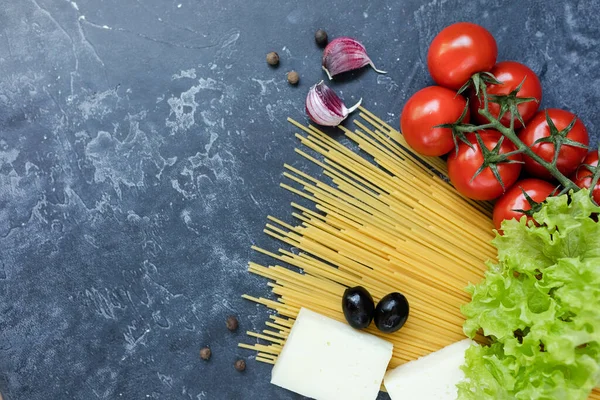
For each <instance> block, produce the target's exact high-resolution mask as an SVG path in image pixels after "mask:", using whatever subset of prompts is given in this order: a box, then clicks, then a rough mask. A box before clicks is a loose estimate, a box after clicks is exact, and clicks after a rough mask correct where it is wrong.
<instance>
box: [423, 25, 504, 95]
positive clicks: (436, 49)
mask: <svg viewBox="0 0 600 400" xmlns="http://www.w3.org/2000/svg"><path fill="white" fill-rule="evenodd" d="M497 56H498V46H497V45H496V40H494V37H493V36H492V34H491V33H490V32H488V31H487V30H486V29H485V28H484V27H482V26H479V25H477V24H472V23H470V22H458V23H456V24H452V25H450V26H448V27H446V28H444V29H443V30H442V31H441V32H440V33H438V34H437V36H436V37H435V38H434V39H433V41H432V42H431V45H430V46H429V51H428V53H427V67H428V68H429V73H430V74H431V77H432V78H433V80H434V81H435V83H437V84H438V85H440V86H443V87H447V88H449V89H454V90H457V89H459V88H460V87H461V86H462V85H463V84H464V83H466V82H467V81H468V80H469V78H470V77H471V75H473V74H475V73H476V72H482V71H489V70H490V69H492V67H493V66H494V64H496V57H497Z"/></svg>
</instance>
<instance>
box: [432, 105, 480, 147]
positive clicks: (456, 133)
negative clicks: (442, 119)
mask: <svg viewBox="0 0 600 400" xmlns="http://www.w3.org/2000/svg"><path fill="white" fill-rule="evenodd" d="M468 113H469V99H467V104H466V105H465V108H464V110H463V112H462V114H460V117H458V119H457V120H456V121H454V122H452V123H450V124H441V125H437V126H435V127H436V128H447V129H450V130H451V131H452V141H453V142H454V151H455V153H456V154H458V141H459V140H460V141H461V142H463V143H464V144H466V145H467V146H469V147H470V148H473V144H472V143H471V142H469V140H468V139H467V137H466V136H465V133H466V132H472V130H470V129H471V127H474V125H471V124H466V123H465V119H466V118H467V114H468Z"/></svg>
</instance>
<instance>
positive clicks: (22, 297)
mask: <svg viewBox="0 0 600 400" xmlns="http://www.w3.org/2000/svg"><path fill="white" fill-rule="evenodd" d="M1 3H2V5H1V11H0V26H1V27H2V28H1V29H0V392H1V393H2V394H3V396H4V399H5V400H38V399H95V398H98V399H119V398H125V399H145V398H152V399H194V400H196V399H198V400H200V399H210V400H212V399H296V398H299V397H298V396H295V395H293V394H291V393H288V392H286V391H284V390H281V389H278V388H276V387H273V386H271V385H270V384H269V373H270V368H269V367H268V366H266V365H263V364H260V363H256V362H254V361H253V360H251V359H252V357H253V355H252V354H251V352H247V351H243V350H240V349H238V348H236V344H237V342H238V341H240V340H245V341H249V339H248V338H246V337H245V335H244V334H243V332H244V331H245V330H248V329H262V326H263V321H264V320H265V318H266V317H267V312H266V310H265V309H264V308H261V307H257V306H255V305H254V304H251V303H249V302H246V301H243V300H242V299H241V298H240V295H241V294H242V293H245V292H247V293H252V294H256V295H264V294H266V293H267V290H268V289H267V287H266V282H265V281H263V280H261V279H259V278H256V277H253V276H250V275H249V274H248V273H247V272H246V264H247V262H248V260H249V259H255V260H259V259H260V258H258V257H257V256H255V255H253V254H252V252H251V251H250V246H251V244H253V243H258V244H261V245H265V246H271V245H273V244H272V243H270V242H269V241H268V240H267V238H266V237H264V235H263V234H262V228H263V225H264V222H265V217H266V216H267V214H274V215H278V216H286V215H288V214H289V206H288V204H289V201H290V200H291V196H290V195H289V194H287V193H286V192H285V191H283V190H282V189H279V188H278V182H279V181H280V177H281V171H282V164H283V163H284V162H290V163H292V164H294V163H298V162H299V159H298V157H296V156H295V155H294V147H295V145H296V142H295V139H294V138H293V135H292V133H293V130H292V129H290V127H289V126H288V125H287V124H286V122H285V118H286V117H287V116H293V117H295V118H298V119H301V120H302V118H304V116H303V107H304V106H303V100H304V96H305V94H306V91H307V90H308V87H309V86H310V85H312V84H313V83H315V82H317V81H318V80H320V79H323V78H324V73H323V72H322V71H321V70H320V50H319V49H318V48H317V47H316V46H315V44H314V41H313V33H314V31H315V30H316V29H317V28H324V29H326V30H327V31H328V33H329V35H330V37H336V36H340V35H350V36H355V37H357V38H360V39H361V40H362V41H363V42H364V43H365V45H366V46H367V48H368V50H369V53H370V54H371V56H372V58H373V60H374V62H375V64H376V65H377V66H378V67H380V68H382V69H386V70H387V71H389V74H388V75H385V76H384V75H377V74H375V73H374V72H373V71H370V70H364V71H361V72H358V73H355V74H353V76H355V78H356V79H346V80H345V81H344V82H341V83H337V84H334V86H336V89H337V90H338V91H339V93H340V94H341V95H342V97H343V98H344V99H345V100H346V101H347V102H348V103H351V102H352V101H353V100H356V99H358V98H359V97H363V98H364V99H365V103H364V104H365V105H366V106H367V107H368V108H370V109H371V110H372V111H374V112H376V113H377V114H378V115H380V116H382V117H384V118H386V119H388V120H389V121H390V122H392V123H394V124H396V123H397V118H398V116H399V111H400V109H401V106H402V104H403V103H404V102H405V101H406V99H407V98H408V96H409V95H410V94H412V93H413V92H415V91H416V90H417V89H419V88H421V87H423V86H425V85H427V84H429V83H430V78H429V77H428V74H427V71H426V67H425V65H424V59H425V55H426V48H427V45H428V43H429V42H430V40H431V39H432V38H433V36H434V35H435V33H436V32H437V31H439V30H440V29H441V28H442V27H444V26H445V25H447V24H449V23H452V22H455V21H459V20H470V21H473V22H478V23H480V24H482V25H484V26H485V27H487V28H488V29H489V30H490V31H491V32H492V33H493V34H494V36H495V37H496V38H497V40H498V43H499V48H500V55H499V58H500V59H514V60H519V61H522V62H525V63H527V64H528V65H529V66H530V67H531V68H532V69H533V70H534V71H536V72H538V73H539V74H540V77H541V80H542V83H543V85H544V100H543V105H544V106H556V107H564V108H567V109H570V110H573V111H575V112H577V113H578V114H579V115H580V117H581V118H582V119H583V121H584V122H585V124H586V125H587V127H588V129H589V131H590V132H591V133H592V135H597V129H598V128H599V127H600V114H599V113H598V112H597V107H598V104H599V102H598V100H599V98H600V79H598V78H599V76H598V74H599V72H598V71H600V65H599V63H600V55H599V53H598V49H599V48H600V47H599V41H600V40H599V38H600V31H599V29H598V25H597V16H598V13H599V12H600V4H599V2H598V1H596V0H594V1H565V2H562V1H557V0H553V1H543V0H540V1H521V2H507V1H502V0H479V1H470V2H461V1H453V0H448V1H443V0H434V1H431V2H429V3H425V4H424V3H423V2H421V1H418V0H406V1H371V2H369V5H367V4H366V2H360V1H357V2H344V1H340V0H336V1H333V2H304V3H302V4H300V5H295V4H292V2H277V1H264V0H261V1H240V0H234V1H220V2H215V1H207V0H193V1H190V0H176V1H164V0H102V1H98V0H76V1H73V2H71V1H67V0H19V1H12V0H3V1H2V2H1ZM286 3H289V4H286ZM507 4H513V5H511V6H509V5H507ZM272 50H275V51H278V52H279V54H280V55H281V65H280V66H279V68H276V69H272V68H269V67H268V66H267V65H266V63H265V54H266V53H267V52H269V51H272ZM290 69H294V70H296V71H298V72H299V73H300V76H301V78H300V79H301V81H300V85H299V86H298V87H297V88H295V87H290V86H289V85H288V84H287V83H286V81H285V79H286V78H285V74H286V72H287V71H288V70H290ZM229 314H236V315H239V318H240V329H239V331H238V332H237V333H234V334H232V333H230V332H229V331H227V329H226V327H225V319H226V318H227V316H228V315H229ZM204 345H210V346H211V348H212V352H213V356H212V359H211V360H210V362H203V361H202V360H200V358H199V354H198V352H199V350H200V348H201V347H203V346H204ZM237 357H244V358H246V359H248V368H247V370H246V371H245V372H244V373H239V372H237V371H235V370H234V368H233V364H234V361H235V360H236V358H237ZM383 397H384V396H383V395H382V398H383Z"/></svg>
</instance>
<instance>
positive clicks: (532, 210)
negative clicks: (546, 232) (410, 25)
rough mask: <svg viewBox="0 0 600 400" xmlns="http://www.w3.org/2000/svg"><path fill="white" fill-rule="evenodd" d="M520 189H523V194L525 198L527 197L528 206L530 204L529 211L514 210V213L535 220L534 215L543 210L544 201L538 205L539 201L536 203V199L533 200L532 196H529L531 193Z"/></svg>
mask: <svg viewBox="0 0 600 400" xmlns="http://www.w3.org/2000/svg"><path fill="white" fill-rule="evenodd" d="M519 189H521V192H522V193H523V197H525V200H526V201H527V204H529V210H523V209H513V210H512V211H514V212H518V213H522V214H524V215H526V216H528V217H532V218H533V214H535V213H536V212H538V211H540V210H541V209H542V205H543V203H544V202H543V201H542V202H539V203H538V202H537V201H535V200H534V199H532V198H531V196H530V195H529V193H527V192H526V191H525V189H523V188H519Z"/></svg>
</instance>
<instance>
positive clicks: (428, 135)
mask: <svg viewBox="0 0 600 400" xmlns="http://www.w3.org/2000/svg"><path fill="white" fill-rule="evenodd" d="M466 105H467V101H466V100H465V99H464V97H462V96H461V95H458V94H456V92H454V91H452V90H450V89H446V88H443V87H441V86H429V87H426V88H424V89H421V90H419V91H418V92H417V93H415V94H414V95H413V96H412V97H411V98H410V99H408V101H407V102H406V104H405V105H404V109H403V110H402V116H401V117H400V130H401V131H402V134H403V135H404V139H406V142H407V143H408V145H409V146H410V147H412V148H413V150H415V151H416V152H417V153H419V154H423V155H425V156H441V155H444V154H446V153H448V152H449V151H450V150H452V149H454V139H453V136H452V135H453V134H452V129H450V128H441V127H437V126H438V125H442V124H450V123H454V122H456V121H457V120H458V119H459V118H460V116H461V115H462V113H463V111H465V107H466ZM466 111H467V114H466V115H465V118H464V120H463V122H465V123H468V122H469V110H466Z"/></svg>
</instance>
